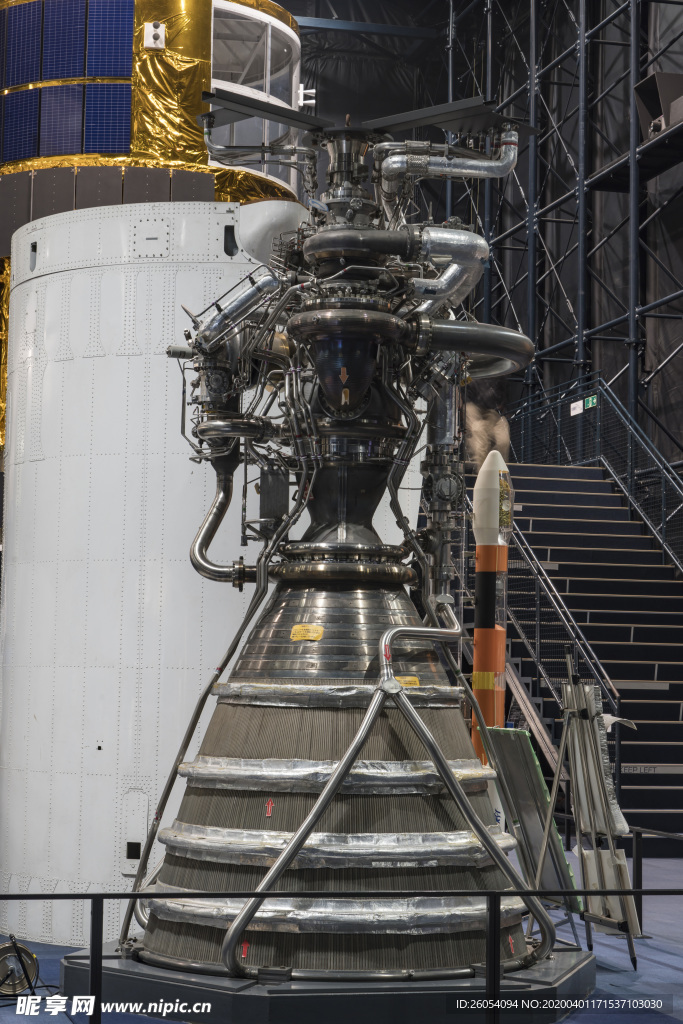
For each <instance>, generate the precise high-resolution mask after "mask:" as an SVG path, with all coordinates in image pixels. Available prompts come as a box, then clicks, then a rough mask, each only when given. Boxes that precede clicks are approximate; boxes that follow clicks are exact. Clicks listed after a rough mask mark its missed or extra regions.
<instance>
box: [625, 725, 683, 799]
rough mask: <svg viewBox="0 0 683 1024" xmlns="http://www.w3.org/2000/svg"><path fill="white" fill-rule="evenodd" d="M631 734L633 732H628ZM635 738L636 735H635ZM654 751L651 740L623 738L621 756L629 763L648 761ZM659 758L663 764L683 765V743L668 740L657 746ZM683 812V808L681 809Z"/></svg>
mask: <svg viewBox="0 0 683 1024" xmlns="http://www.w3.org/2000/svg"><path fill="white" fill-rule="evenodd" d="M628 731H629V732H631V730H628ZM633 735H634V736H635V735H636V734H635V733H633ZM651 750H652V743H651V742H650V741H649V740H645V741H644V740H632V739H631V737H630V736H629V737H628V738H625V737H624V735H623V734H622V737H621V756H622V758H623V759H624V760H626V761H628V762H632V761H646V760H647V754H648V752H650V751H651ZM656 750H657V757H658V758H659V760H660V762H661V763H662V764H681V763H683V743H677V742H676V741H674V740H666V741H662V742H661V743H658V744H657V747H656ZM681 810H682V812H683V808H682V809H681Z"/></svg>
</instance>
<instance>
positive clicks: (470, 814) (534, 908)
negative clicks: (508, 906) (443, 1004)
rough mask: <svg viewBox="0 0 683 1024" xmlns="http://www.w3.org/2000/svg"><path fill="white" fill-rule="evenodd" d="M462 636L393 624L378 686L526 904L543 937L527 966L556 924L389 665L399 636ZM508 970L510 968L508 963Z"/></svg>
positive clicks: (522, 961) (384, 642)
mask: <svg viewBox="0 0 683 1024" xmlns="http://www.w3.org/2000/svg"><path fill="white" fill-rule="evenodd" d="M461 635H462V629H461V628H460V626H458V627H457V628H454V629H430V628H428V627H425V626H394V627H392V628H391V629H387V630H386V631H385V632H384V633H383V634H382V637H381V639H380V642H379V665H380V685H382V686H384V687H386V688H389V689H390V692H391V694H392V697H393V700H394V702H395V703H396V705H397V706H398V708H399V709H400V711H401V713H402V714H403V716H404V718H406V719H407V721H408V722H409V723H410V725H411V726H412V727H413V730H414V731H415V732H416V733H417V735H418V736H419V737H420V739H421V740H422V743H423V744H424V747H425V749H426V750H427V752H428V753H429V755H430V757H431V759H432V761H433V762H434V766H435V767H436V769H437V770H438V772H439V774H440V775H441V777H442V779H443V781H444V783H445V785H446V788H447V789H448V791H449V793H450V795H451V796H452V798H453V800H454V801H455V804H456V806H457V807H458V810H459V811H460V812H461V814H462V815H463V816H464V817H465V820H466V821H467V822H468V823H469V825H470V827H471V828H472V831H473V832H474V834H475V835H476V837H477V839H478V840H479V842H480V843H481V844H482V846H483V847H484V849H485V850H486V851H487V852H488V854H489V856H490V858H491V860H492V861H493V862H494V864H496V866H497V867H498V868H499V869H500V870H501V871H502V872H503V874H504V875H505V877H506V878H507V879H508V881H509V882H510V883H511V884H512V885H513V886H514V888H515V889H516V891H517V892H518V893H519V895H520V897H521V899H522V900H524V902H525V903H526V905H527V907H528V908H529V911H530V912H531V913H532V914H533V915H534V917H535V918H536V920H537V921H538V924H539V927H540V929H541V936H542V938H541V944H540V946H539V947H538V948H537V949H536V950H534V951H533V953H531V954H529V955H528V956H526V957H521V958H519V966H530V965H531V964H532V963H536V962H537V961H538V960H543V959H545V957H547V955H548V954H549V953H550V952H551V950H552V948H553V944H554V942H555V926H554V925H553V922H552V919H551V918H550V916H549V915H548V914H547V912H546V910H545V907H544V906H543V904H542V903H541V901H540V899H539V898H538V897H537V896H529V895H528V894H527V887H526V885H525V884H524V880H523V879H522V878H521V877H520V876H519V875H518V874H517V872H516V871H515V869H514V868H513V866H512V864H511V863H510V861H509V860H508V858H507V857H506V855H505V854H504V853H503V852H502V851H501V850H500V849H499V847H498V845H497V844H496V842H495V841H494V840H492V838H491V834H490V832H489V830H488V829H487V827H486V825H485V824H484V823H483V821H481V819H480V818H479V817H478V815H477V814H476V813H475V811H474V809H473V808H472V806H471V805H470V802H469V800H468V799H467V794H466V793H465V791H464V789H463V788H462V786H461V784H460V782H459V781H458V779H456V778H455V776H454V775H453V772H452V771H451V770H450V768H449V766H448V761H447V760H446V758H445V757H444V755H443V753H442V752H441V748H440V747H439V745H438V743H437V742H436V740H435V739H434V737H433V736H432V734H431V733H430V731H429V729H428V728H427V726H426V725H425V724H424V722H423V721H422V719H421V718H420V716H419V715H418V713H417V712H416V711H415V709H414V708H413V706H412V705H411V703H410V701H409V700H408V698H407V697H406V695H405V693H404V692H403V689H402V687H401V684H400V683H399V682H398V680H397V679H396V678H395V677H394V674H393V670H392V667H391V661H392V653H391V646H392V644H393V642H394V641H395V640H396V639H397V638H398V637H400V636H409V637H414V638H416V639H420V640H438V641H441V642H442V643H447V642H448V641H449V640H457V639H458V638H459V637H460V636H461ZM477 707H478V705H477ZM539 915H540V916H539ZM508 964H509V961H508ZM508 970H510V967H509V966H508Z"/></svg>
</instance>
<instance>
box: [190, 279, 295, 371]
mask: <svg viewBox="0 0 683 1024" xmlns="http://www.w3.org/2000/svg"><path fill="white" fill-rule="evenodd" d="M280 284H281V282H280V281H279V280H278V278H277V277H276V276H275V274H274V273H273V272H272V270H269V269H268V267H264V266H261V267H257V268H256V270H254V271H253V273H250V274H249V275H248V276H247V277H246V278H245V279H244V280H243V281H241V282H240V284H239V285H237V287H236V288H233V289H232V291H231V292H230V297H229V299H228V301H227V302H226V303H225V305H224V306H222V307H218V309H217V312H215V313H213V314H212V315H211V316H210V317H207V319H206V320H205V321H204V322H203V323H201V324H199V326H198V328H197V337H196V344H197V345H198V347H199V348H200V349H201V350H202V351H204V352H210V351H213V350H214V349H216V348H217V347H218V345H219V344H220V343H221V341H226V340H227V337H226V336H227V335H228V334H229V333H230V332H231V331H233V330H234V328H235V327H236V326H237V324H238V323H239V322H240V320H243V319H244V318H245V317H246V316H248V315H249V313H251V312H252V310H254V309H256V307H257V306H258V305H260V303H261V302H263V300H264V299H265V298H266V296H268V295H272V294H273V292H276V291H277V290H278V289H279V288H280ZM213 308H216V304H215V303H214V307H213Z"/></svg>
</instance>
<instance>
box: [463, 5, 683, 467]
mask: <svg viewBox="0 0 683 1024" xmlns="http://www.w3.org/2000/svg"><path fill="white" fill-rule="evenodd" d="M682 7H683V4H682V3H681V2H680V0H668V2H667V3H665V4H654V3H648V2H645V0H627V2H624V3H618V2H617V0H601V2H598V3H593V2H590V3H589V2H588V0H524V2H518V3H516V4H515V3H512V4H511V3H509V2H505V0H473V2H471V3H469V4H463V3H461V4H457V3H453V0H451V2H450V4H449V15H450V16H449V19H448V24H447V28H446V33H445V37H446V46H445V59H446V63H447V67H448V81H449V98H453V99H460V98H464V97H466V96H475V95H480V96H482V97H483V98H484V99H485V100H487V101H491V102H493V103H494V104H495V109H496V110H497V111H498V112H500V113H502V114H504V115H509V116H510V120H511V121H515V120H519V121H521V122H526V123H527V124H528V125H530V126H531V128H532V129H533V132H532V133H531V134H529V135H527V137H526V140H525V141H524V143H523V144H522V145H521V147H520V158H519V161H518V165H517V168H516V170H515V172H514V173H513V174H512V175H511V176H510V178H509V179H508V180H507V181H506V182H503V183H502V184H501V185H499V184H498V183H497V182H494V181H487V182H486V183H485V185H484V186H483V187H481V188H479V187H478V186H477V185H474V186H468V185H465V186H464V188H463V191H462V193H461V194H458V195H455V194H454V195H451V196H449V195H447V196H446V211H447V214H451V213H459V212H460V210H461V209H462V208H463V205H464V207H465V209H467V210H468V214H466V215H465V217H466V218H467V216H469V218H470V219H471V220H472V221H473V222H474V223H475V225H476V226H477V228H478V230H480V231H482V232H483V234H484V235H485V236H486V238H487V240H488V242H489V244H490V246H491V259H490V266H489V267H488V268H487V270H486V273H485V275H484V278H483V283H482V286H481V288H480V291H479V293H478V294H477V295H476V297H475V299H474V300H473V302H472V303H471V304H470V312H471V313H473V314H474V315H475V316H476V317H477V319H480V320H484V321H492V322H495V323H501V324H506V325H507V326H511V327H516V328H518V329H519V330H522V331H524V332H525V333H526V334H528V335H529V336H530V337H531V338H532V339H533V340H534V342H535V344H536V347H537V350H538V356H537V361H536V365H535V366H534V367H532V368H531V369H530V370H529V371H528V372H527V374H526V377H525V379H524V381H523V388H524V393H526V394H529V393H533V392H535V391H537V390H538V389H542V388H544V387H548V386H553V385H555V384H558V383H568V384H569V385H570V386H571V385H572V382H573V386H575V387H576V388H577V389H578V390H580V388H581V386H582V385H581V383H580V382H581V381H583V380H585V379H586V376H585V375H586V373H587V372H589V371H591V370H596V369H600V370H601V371H602V372H603V375H604V376H608V377H609V378H610V381H609V382H610V384H612V385H613V386H615V385H616V387H617V389H618V390H619V391H620V394H621V396H622V397H623V398H624V401H625V404H626V405H627V407H628V410H629V412H630V413H631V415H632V416H633V417H634V418H638V417H639V414H640V419H641V421H642V420H643V419H644V420H645V424H644V425H647V426H648V428H649V429H648V432H649V433H652V431H653V430H655V431H656V430H657V429H658V430H659V431H660V432H663V434H664V435H665V437H666V438H667V439H668V441H669V442H670V444H672V445H673V446H674V447H675V449H676V450H678V451H679V452H680V453H683V448H681V446H680V443H679V440H678V439H677V438H676V437H675V436H674V434H673V433H672V432H671V430H670V429H669V426H667V424H666V423H663V422H662V421H661V419H660V418H659V417H657V416H656V415H655V413H654V411H653V410H652V408H650V406H651V404H652V403H651V402H650V401H649V398H648V396H649V394H650V393H651V391H650V390H649V389H651V385H652V383H653V381H654V380H655V378H656V377H657V376H658V375H659V374H660V373H661V372H662V370H664V369H665V368H666V367H668V366H670V364H671V363H672V361H673V360H674V359H675V358H676V357H677V356H678V354H679V353H680V352H681V351H683V339H681V342H682V343H679V344H678V345H670V346H669V350H668V351H666V352H665V353H664V354H663V356H662V357H661V358H658V359H657V360H656V361H655V363H654V365H652V360H650V363H651V365H650V366H649V367H647V364H646V362H645V358H644V355H645V350H646V342H647V338H648V335H649V333H650V328H652V327H656V326H657V321H660V322H661V321H663V320H669V321H680V320H681V319H682V318H683V305H682V303H681V300H682V299H683V282H682V281H681V276H683V275H679V274H678V273H676V270H677V269H678V268H677V267H676V266H672V261H671V260H665V259H663V258H662V254H661V253H658V252H657V251H656V249H657V246H656V241H653V234H654V232H655V229H656V227H657V224H658V223H659V224H661V223H662V221H663V219H665V218H666V215H667V211H670V210H671V208H672V205H673V204H675V203H676V201H677V200H678V198H679V197H680V196H681V194H683V182H681V181H680V178H679V182H678V187H677V188H674V189H673V190H671V194H670V195H668V196H667V198H666V199H665V201H661V202H660V201H657V198H656V196H654V195H653V193H652V192H650V191H648V188H647V186H648V183H650V182H652V181H653V180H654V179H657V178H658V177H659V176H660V175H664V174H665V173H666V172H667V171H669V170H671V169H672V168H676V167H677V165H679V164H680V162H681V161H683V109H681V114H680V116H681V121H680V122H679V123H677V124H676V123H674V124H672V125H671V126H670V127H666V126H665V127H662V126H661V123H660V125H659V127H660V130H659V131H658V132H655V131H654V130H652V126H650V131H649V132H648V125H647V124H645V125H643V126H641V122H640V120H639V111H638V108H637V99H636V86H637V85H638V83H640V82H641V81H642V80H643V79H644V78H645V77H646V76H648V75H649V74H651V73H652V72H653V71H654V70H656V69H661V68H662V67H664V68H667V69H670V68H671V64H670V63H669V64H668V65H667V61H666V60H663V58H665V56H666V55H668V56H667V60H669V61H670V60H671V57H672V56H674V55H675V56H677V55H679V54H680V52H681V50H680V45H681V44H680V40H681V37H683V28H681V27H678V28H677V29H676V30H675V31H668V32H667V33H666V39H665V41H664V42H663V43H662V44H661V45H658V46H657V47H656V48H655V47H654V46H653V28H652V24H653V21H652V12H653V9H655V8H658V9H661V8H668V9H669V10H672V11H677V13H678V15H679V18H680V17H681V12H680V11H679V10H678V9H679V8H682ZM680 24H681V23H680V22H679V26H680ZM674 67H675V64H674ZM681 67H682V69H683V64H682V65H681ZM652 81H654V79H653V80H652ZM680 82H681V85H680V93H683V76H681V78H680ZM682 102H683V101H682ZM641 113H642V111H641ZM654 127H655V128H656V127H657V125H655V126H654ZM643 132H644V134H645V138H642V134H643ZM520 141H521V140H520ZM486 144H487V143H486V142H485V140H483V139H482V140H481V145H482V146H484V145H486ZM675 173H676V172H674V175H675ZM455 191H457V190H456V189H455V188H454V192H455ZM461 215H462V214H461ZM615 361H616V362H617V363H618V364H620V365H619V366H618V369H616V372H614V373H610V367H612V368H613V367H614V364H615ZM520 383H521V382H520ZM577 397H578V396H577ZM660 437H661V434H660ZM679 457H680V454H679Z"/></svg>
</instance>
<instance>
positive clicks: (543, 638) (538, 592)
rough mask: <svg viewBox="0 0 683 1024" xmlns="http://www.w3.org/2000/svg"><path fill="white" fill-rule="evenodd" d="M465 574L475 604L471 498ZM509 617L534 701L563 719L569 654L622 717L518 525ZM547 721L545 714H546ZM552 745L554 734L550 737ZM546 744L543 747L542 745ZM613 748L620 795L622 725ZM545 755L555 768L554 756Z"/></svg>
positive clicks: (512, 546) (511, 557)
mask: <svg viewBox="0 0 683 1024" xmlns="http://www.w3.org/2000/svg"><path fill="white" fill-rule="evenodd" d="M467 509H468V512H469V513H470V516H468V517H467V526H466V543H465V551H466V552H467V557H466V558H465V571H464V579H463V581H462V582H463V590H464V592H465V594H466V595H467V596H468V597H469V598H470V600H473V596H474V573H475V559H474V557H473V553H474V548H475V545H474V534H473V529H472V522H471V513H472V503H471V501H470V499H469V497H468V498H467ZM507 613H508V622H509V624H511V626H512V631H510V637H511V639H512V640H518V641H520V642H521V643H522V645H523V648H524V651H525V655H526V657H528V659H529V660H530V661H531V662H532V664H533V670H532V671H533V676H532V677H531V694H530V695H531V697H532V698H537V699H538V698H543V696H547V697H552V698H553V699H554V702H555V707H556V710H554V711H553V714H554V715H556V717H559V714H558V712H561V711H562V698H561V692H562V683H563V681H565V680H566V678H567V667H566V656H567V653H568V652H569V653H570V654H571V655H572V660H573V663H574V666H575V669H576V672H577V674H578V676H579V678H580V679H581V681H582V682H585V683H593V684H594V685H595V686H598V687H599V689H600V693H601V695H602V702H603V708H604V710H605V711H609V712H610V713H612V714H614V715H616V717H619V716H620V708H619V693H618V691H617V689H616V688H615V687H614V685H613V683H612V681H611V679H610V678H609V675H608V674H607V672H606V671H605V669H604V668H603V666H602V664H601V662H600V660H599V658H598V657H597V655H596V654H595V652H594V651H593V648H592V647H591V645H590V644H589V642H588V641H587V640H586V638H585V636H584V635H583V632H582V631H581V627H580V626H579V624H578V623H577V622H576V620H575V619H574V617H573V615H572V613H571V612H570V610H569V609H568V608H567V606H566V604H565V603H564V601H563V600H562V596H561V595H560V594H559V593H558V591H557V589H556V587H555V585H554V583H553V581H552V579H551V578H550V576H549V575H548V573H547V572H546V569H545V567H544V565H543V563H542V562H540V561H539V559H538V558H537V557H536V554H535V553H534V551H533V550H532V548H531V547H530V546H529V543H528V541H527V540H526V538H525V536H524V534H523V533H522V531H521V530H520V529H519V527H518V526H516V525H515V526H514V528H513V533H512V536H511V538H510V542H509V551H508V578H507ZM541 717H543V716H541ZM549 736H550V739H551V742H552V736H551V735H550V733H549ZM541 745H542V746H544V744H541ZM608 750H609V754H610V760H611V763H612V765H613V768H614V776H615V785H616V787H617V796H618V794H619V784H620V777H621V750H620V736H619V731H618V726H615V729H614V730H613V732H611V733H609V735H608ZM546 757H547V759H548V760H549V762H550V764H551V766H553V767H554V765H553V759H552V757H548V753H547V751H546Z"/></svg>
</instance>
